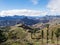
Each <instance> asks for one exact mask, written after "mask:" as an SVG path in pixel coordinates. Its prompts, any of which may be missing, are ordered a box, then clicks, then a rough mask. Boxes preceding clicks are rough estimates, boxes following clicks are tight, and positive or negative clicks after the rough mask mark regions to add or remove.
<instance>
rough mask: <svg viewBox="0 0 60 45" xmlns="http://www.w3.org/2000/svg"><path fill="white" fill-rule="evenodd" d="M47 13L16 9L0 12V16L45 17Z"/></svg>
mask: <svg viewBox="0 0 60 45" xmlns="http://www.w3.org/2000/svg"><path fill="white" fill-rule="evenodd" d="M46 13H47V12H45V11H38V10H28V9H21V10H19V9H14V10H3V11H0V16H14V15H19V16H21V15H25V16H39V15H41V16H42V15H45V14H46Z"/></svg>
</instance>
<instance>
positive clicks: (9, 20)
mask: <svg viewBox="0 0 60 45" xmlns="http://www.w3.org/2000/svg"><path fill="white" fill-rule="evenodd" d="M54 21H55V22H59V21H60V16H59V15H58V16H48V15H46V16H42V17H40V16H37V17H34V16H33V17H32V16H17V15H15V16H5V17H0V26H14V25H16V24H20V23H23V24H25V25H29V26H32V25H35V24H38V23H39V24H40V23H51V22H52V23H55V22H54Z"/></svg>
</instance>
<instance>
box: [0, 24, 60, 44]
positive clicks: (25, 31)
mask: <svg viewBox="0 0 60 45" xmlns="http://www.w3.org/2000/svg"><path fill="white" fill-rule="evenodd" d="M59 44H60V25H53V26H49V24H46V26H45V27H44V28H43V29H41V30H38V29H36V28H31V27H28V28H27V26H25V28H24V25H23V27H22V26H11V27H0V45H59Z"/></svg>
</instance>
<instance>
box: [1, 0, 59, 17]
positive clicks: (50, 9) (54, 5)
mask: <svg viewBox="0 0 60 45" xmlns="http://www.w3.org/2000/svg"><path fill="white" fill-rule="evenodd" d="M31 1H32V3H33V4H35V5H36V4H38V0H31ZM46 9H47V11H46V10H45V11H43V10H42V11H41V10H28V9H13V10H2V11H0V16H14V15H25V16H44V15H60V0H49V2H48V4H47V5H46Z"/></svg>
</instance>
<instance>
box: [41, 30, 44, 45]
mask: <svg viewBox="0 0 60 45" xmlns="http://www.w3.org/2000/svg"><path fill="white" fill-rule="evenodd" d="M41 34H42V45H43V38H44V37H43V35H44V32H43V30H42V32H41Z"/></svg>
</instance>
